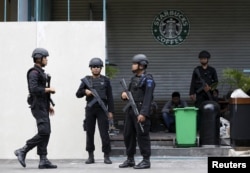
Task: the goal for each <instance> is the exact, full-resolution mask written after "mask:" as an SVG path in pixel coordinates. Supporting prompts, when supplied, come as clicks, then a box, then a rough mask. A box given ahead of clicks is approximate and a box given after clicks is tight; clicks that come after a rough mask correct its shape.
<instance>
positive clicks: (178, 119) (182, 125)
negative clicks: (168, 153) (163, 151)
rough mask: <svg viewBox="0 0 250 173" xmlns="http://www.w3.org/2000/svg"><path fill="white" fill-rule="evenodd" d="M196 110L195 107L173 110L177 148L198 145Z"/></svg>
mask: <svg viewBox="0 0 250 173" xmlns="http://www.w3.org/2000/svg"><path fill="white" fill-rule="evenodd" d="M197 110H198V108H196V107H185V108H175V109H174V111H175V124H176V125H175V128H176V139H174V140H175V141H174V144H175V145H177V146H184V147H185V146H195V145H197V146H198V145H199V140H198V138H197V128H196V127H197V123H196V122H197Z"/></svg>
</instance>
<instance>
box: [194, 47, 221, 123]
mask: <svg viewBox="0 0 250 173" xmlns="http://www.w3.org/2000/svg"><path fill="white" fill-rule="evenodd" d="M198 58H199V60H200V65H199V66H197V67H195V68H194V70H193V73H192V79H191V84H190V90H189V95H190V99H191V100H192V101H193V102H194V105H195V106H196V107H197V108H199V107H200V105H201V104H202V103H203V102H204V101H207V100H213V97H212V91H213V89H215V88H216V86H217V84H218V76H217V72H216V69H215V68H214V67H212V66H210V65H209V64H208V62H209V59H210V58H211V55H210V53H209V52H208V51H206V50H203V51H201V52H200V53H199V55H198ZM199 116H200V114H199V113H198V116H197V120H198V128H199Z"/></svg>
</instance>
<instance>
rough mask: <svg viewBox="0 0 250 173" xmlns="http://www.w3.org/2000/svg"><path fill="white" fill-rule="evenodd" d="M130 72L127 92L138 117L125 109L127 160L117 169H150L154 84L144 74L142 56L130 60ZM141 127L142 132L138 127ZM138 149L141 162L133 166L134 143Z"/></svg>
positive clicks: (144, 68) (144, 62)
mask: <svg viewBox="0 0 250 173" xmlns="http://www.w3.org/2000/svg"><path fill="white" fill-rule="evenodd" d="M132 63H133V64H132V72H133V73H134V76H133V77H132V78H131V81H130V84H129V87H128V90H129V91H130V92H131V93H132V95H133V98H134V100H135V103H136V105H137V108H138V111H139V115H138V116H137V117H136V115H135V114H134V112H133V110H132V108H131V107H129V108H128V109H127V112H126V117H125V124H124V132H123V135H124V143H125V147H126V154H127V159H126V160H125V161H124V162H123V163H122V164H120V165H119V168H126V167H133V168H134V169H146V168H150V166H151V165H150V156H151V144H150V136H149V131H150V107H151V103H152V101H153V92H154V88H155V82H154V79H153V76H152V75H151V74H147V73H146V68H147V65H148V59H147V57H146V56H145V55H144V54H137V55H135V56H134V57H133V59H132ZM121 98H122V99H123V100H127V99H128V95H127V93H126V92H125V91H124V92H122V94H121ZM140 124H141V125H142V126H143V130H142V129H141V127H140ZM137 142H138V146H139V148H140V153H141V155H142V156H143V160H142V161H141V162H140V163H139V164H137V165H135V160H134V155H135V154H136V143H137Z"/></svg>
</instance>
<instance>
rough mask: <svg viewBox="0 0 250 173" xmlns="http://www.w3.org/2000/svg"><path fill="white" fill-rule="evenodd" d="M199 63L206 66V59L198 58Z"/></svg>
mask: <svg viewBox="0 0 250 173" xmlns="http://www.w3.org/2000/svg"><path fill="white" fill-rule="evenodd" d="M200 63H201V65H206V64H208V58H205V57H204V58H200Z"/></svg>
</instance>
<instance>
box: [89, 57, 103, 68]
mask: <svg viewBox="0 0 250 173" xmlns="http://www.w3.org/2000/svg"><path fill="white" fill-rule="evenodd" d="M93 66H100V67H103V62H102V60H101V59H100V58H92V59H91V60H90V61H89V67H93Z"/></svg>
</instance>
